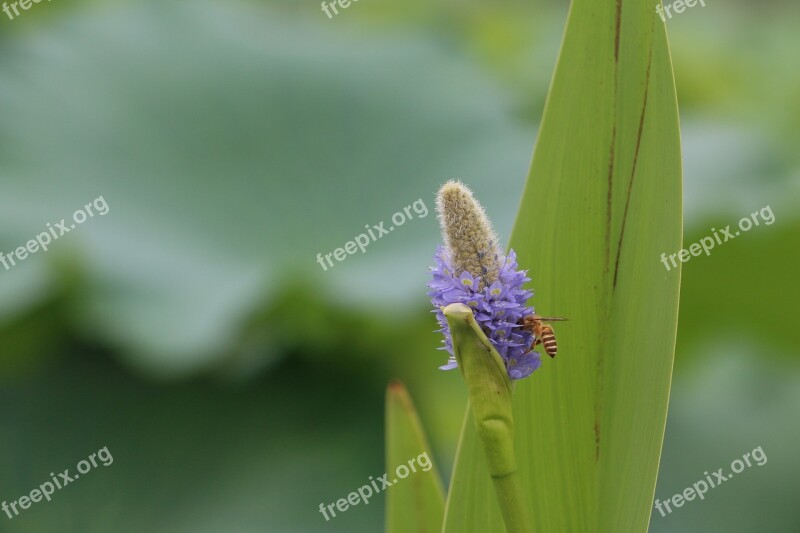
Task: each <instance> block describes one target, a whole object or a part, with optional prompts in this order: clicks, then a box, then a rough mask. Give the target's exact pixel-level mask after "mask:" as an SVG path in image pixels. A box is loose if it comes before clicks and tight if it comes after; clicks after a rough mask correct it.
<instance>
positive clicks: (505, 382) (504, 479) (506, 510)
mask: <svg viewBox="0 0 800 533" xmlns="http://www.w3.org/2000/svg"><path fill="white" fill-rule="evenodd" d="M442 311H443V312H444V315H445V317H446V318H447V322H448V325H449V326H450V333H451V335H452V339H453V351H454V352H455V356H456V361H457V362H458V367H459V368H460V369H461V373H462V375H463V376H464V380H465V381H466V383H467V390H468V392H469V401H470V404H471V407H472V413H473V415H474V418H475V425H476V427H477V430H478V435H479V437H480V440H481V443H482V445H483V450H484V453H485V456H486V464H487V466H488V469H489V475H490V476H491V478H492V482H493V484H494V489H495V494H496V495H497V499H498V502H499V504H500V510H501V511H502V514H503V521H504V522H505V524H506V531H507V532H508V533H529V532H530V531H531V527H530V521H529V520H528V516H527V507H526V506H525V503H524V498H523V491H522V486H521V484H520V480H519V473H518V470H517V461H516V457H515V455H514V416H513V412H512V409H511V391H512V385H511V380H510V379H509V377H508V371H507V370H506V367H505V364H504V363H503V360H502V359H501V357H500V355H499V354H498V353H497V351H496V350H495V349H494V347H493V346H492V344H491V343H490V342H489V339H487V338H486V335H485V334H484V333H483V331H482V330H481V328H480V326H478V324H477V322H476V321H475V317H474V316H473V314H472V309H470V308H469V307H468V306H466V305H464V304H458V303H457V304H450V305H448V306H447V307H445V308H444V309H443V310H442Z"/></svg>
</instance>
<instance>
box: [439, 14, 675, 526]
mask: <svg viewBox="0 0 800 533" xmlns="http://www.w3.org/2000/svg"><path fill="white" fill-rule="evenodd" d="M681 224H682V223H681V166H680V141H679V129H678V116H677V104H676V99H675V90H674V82H673V77H672V69H671V64H670V58H669V51H668V46H667V39H666V33H665V30H664V25H663V24H662V22H661V21H660V19H659V18H658V16H657V15H656V13H655V11H654V6H653V4H652V3H650V2H645V1H632V0H627V1H624V0H617V2H608V1H604V0H575V1H574V2H573V4H572V7H571V10H570V15H569V20H568V23H567V30H566V35H565V38H564V43H563V45H562V49H561V55H560V58H559V63H558V66H557V68H556V73H555V77H554V80H553V84H552V87H551V90H550V94H549V97H548V102H547V106H546V108H545V114H544V117H543V122H542V128H541V131H540V135H539V139H538V144H537V147H536V152H535V155H534V159H533V163H532V168H531V173H530V176H529V179H528V183H527V185H526V189H525V193H524V197H523V200H522V205H521V209H520V213H519V216H518V219H517V222H516V226H515V230H514V233H513V237H512V239H511V246H512V247H513V248H515V249H516V251H517V252H518V255H519V263H520V265H521V266H522V267H523V268H528V269H529V271H530V274H531V277H532V278H533V280H534V281H533V286H534V288H535V289H536V297H535V299H534V301H533V303H534V305H535V306H536V308H537V310H538V311H539V312H541V313H543V314H558V315H563V316H568V317H569V318H570V319H571V322H568V323H567V324H565V325H563V326H560V327H559V328H558V333H559V340H560V352H559V356H558V358H557V359H556V360H554V361H546V362H545V364H544V365H543V368H542V369H541V370H539V371H538V372H537V373H536V374H534V376H533V377H532V378H531V379H529V380H525V381H524V382H522V383H520V384H519V386H518V387H517V389H516V396H515V399H514V407H515V419H516V420H515V422H516V428H517V432H516V449H517V453H518V455H519V458H518V459H519V463H520V469H521V473H522V478H523V487H524V488H525V490H526V493H527V494H528V496H529V498H530V506H531V509H532V513H531V514H532V519H533V522H534V530H535V531H558V532H567V531H579V532H585V531H600V532H611V531H614V532H617V531H626V532H631V531H645V530H646V529H647V524H648V520H649V516H650V510H651V505H652V498H653V492H654V488H655V482H656V475H657V470H658V460H659V456H660V452H661V444H662V440H663V433H664V424H665V418H666V410H667V403H668V396H669V385H670V379H671V371H672V360H673V353H674V345H675V330H676V323H677V312H678V290H679V283H680V271H679V269H673V270H672V271H669V272H668V271H667V270H666V269H665V268H664V265H663V264H662V263H661V262H660V259H659V257H660V254H661V253H662V252H666V253H667V254H669V253H672V252H675V251H677V250H678V249H680V247H681V233H682V225H681ZM475 439H476V435H475V431H474V429H473V428H472V427H470V423H469V421H468V422H467V425H466V427H465V429H464V434H463V436H462V442H461V445H460V447H459V453H458V457H457V460H456V466H455V470H454V474H453V481H452V490H451V494H450V496H449V500H448V508H447V515H446V524H445V531H446V532H448V533H449V532H471V531H477V532H482V533H483V532H486V531H503V525H502V521H501V519H500V515H499V509H498V508H497V504H496V503H495V501H494V498H493V494H492V492H491V491H492V487H491V484H490V481H489V477H488V475H487V474H486V472H485V466H484V465H483V464H482V461H481V457H480V450H479V447H478V446H477V445H476V443H475Z"/></svg>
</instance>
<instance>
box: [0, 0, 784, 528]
mask: <svg viewBox="0 0 800 533" xmlns="http://www.w3.org/2000/svg"><path fill="white" fill-rule="evenodd" d="M654 7H655V2H654ZM567 10H568V4H567V3H566V2H554V1H546V0H540V1H538V2H530V1H525V2H523V1H516V0H514V1H511V0H507V1H502V2H499V1H496V2H485V1H484V2H480V1H476V0H462V1H460V2H435V3H434V2H429V1H426V0H404V1H398V0H383V1H381V2H378V1H376V0H360V1H359V2H354V3H353V4H351V6H350V7H349V8H347V9H345V10H341V11H340V13H339V15H336V16H335V17H333V18H331V19H329V18H328V17H327V16H326V15H325V14H324V13H323V12H322V10H321V8H320V5H319V2H314V1H308V2H300V1H297V0H284V1H271V2H255V1H250V2H247V1H242V0H233V1H229V2H225V3H222V2H208V1H194V2H188V1H176V2H154V1H145V0H140V1H135V0H131V1H127V2H121V1H105V2H89V1H83V2H77V3H70V4H68V3H66V2H58V1H56V2H52V3H39V4H34V6H33V7H32V8H31V9H30V11H27V12H24V13H23V14H22V15H20V16H19V17H17V18H16V19H14V20H9V19H8V18H7V17H6V16H5V15H3V14H2V13H0V52H2V53H0V114H1V115H2V119H1V120H0V251H3V252H5V253H6V254H8V253H9V252H11V251H12V250H14V249H15V248H17V247H19V246H24V245H25V242H26V241H28V240H29V239H31V238H34V237H35V236H36V234H38V233H40V232H42V231H45V229H46V224H47V223H51V224H53V223H56V222H58V221H60V220H61V219H62V218H69V217H70V216H71V215H72V213H73V211H75V210H76V209H79V208H81V207H82V206H83V205H85V204H86V203H89V202H91V201H92V200H93V199H94V198H96V197H98V196H101V195H102V196H103V198H104V199H105V200H106V202H107V203H108V206H109V209H110V211H109V213H108V214H107V215H105V216H95V217H94V218H91V219H89V220H88V221H87V222H86V223H84V224H83V225H81V226H79V227H78V228H76V229H75V230H74V231H72V232H70V233H69V234H68V235H65V236H63V237H62V238H61V239H59V240H57V241H56V242H55V243H54V244H53V245H52V248H51V249H50V250H49V251H48V252H47V253H42V252H38V253H36V254H34V255H32V256H30V257H28V258H27V259H26V260H24V261H22V262H21V263H19V264H18V265H16V266H14V267H13V268H11V269H9V270H5V269H0V406H2V408H3V416H2V424H1V425H0V427H2V431H0V498H1V499H3V500H6V501H12V500H15V499H17V498H19V497H20V496H22V495H24V494H27V493H29V492H30V491H31V490H32V489H34V488H36V487H37V486H39V485H40V484H41V483H43V482H45V481H47V480H49V473H50V472H56V473H57V472H62V471H63V470H64V469H65V468H70V469H71V470H72V471H74V469H75V465H76V464H77V462H78V461H80V460H81V459H83V458H86V457H87V456H88V455H89V454H91V453H93V452H95V451H97V450H98V449H100V448H102V447H103V446H107V447H108V449H109V451H110V452H111V454H112V455H113V458H114V463H113V464H112V465H111V466H109V467H105V468H103V467H100V468H98V469H96V470H93V471H91V473H90V474H87V475H86V476H85V477H82V478H81V479H80V480H78V481H76V482H75V483H74V484H72V485H70V486H68V487H65V488H64V489H63V490H61V491H58V492H56V494H55V495H54V497H53V501H52V502H42V503H38V504H35V505H33V506H32V507H31V508H30V509H28V510H26V511H23V513H22V514H21V515H20V516H17V517H15V518H13V519H8V518H7V517H6V516H5V515H4V514H0V531H4V532H5V531H8V532H11V533H28V532H50V531H54V532H55V531H57V532H108V531H126V532H127V531H130V532H144V531H148V532H183V531H186V532H189V531H191V532H219V531H225V532H256V531H275V532H299V531H333V532H353V531H365V532H373V531H380V530H381V529H382V523H383V505H384V503H385V497H377V498H375V499H373V500H372V501H371V505H368V506H358V507H354V508H352V509H350V510H348V511H347V512H346V513H343V514H341V515H339V516H337V517H336V518H335V519H333V520H331V521H330V522H325V520H324V518H323V517H322V515H321V514H320V513H319V512H318V507H319V504H320V503H323V502H324V503H326V504H327V503H331V502H334V501H335V500H337V499H339V498H341V497H346V496H347V494H348V493H349V492H351V491H353V490H355V489H357V488H358V487H359V486H361V485H363V484H364V483H365V482H366V481H367V479H368V477H369V476H374V477H378V476H380V475H381V474H383V472H384V471H385V467H384V465H383V394H384V388H385V385H386V383H387V381H388V380H389V379H390V378H392V377H397V378H400V379H402V380H403V381H404V382H405V383H406V384H407V385H408V387H409V389H410V391H411V393H412V395H413V396H414V399H415V401H416V403H417V406H418V408H419V410H420V413H421V416H422V419H423V422H424V423H425V424H426V426H427V429H428V431H429V432H430V437H431V441H432V445H433V453H432V455H433V457H434V458H435V460H436V462H437V464H438V466H439V467H440V469H441V470H442V471H443V472H444V473H445V475H448V476H449V473H450V466H451V464H452V457H453V454H454V450H455V444H456V440H457V437H458V430H459V427H460V424H461V421H462V417H463V408H464V404H465V398H466V395H465V391H464V388H463V384H462V383H461V382H460V377H459V375H458V374H457V373H441V372H439V371H438V370H437V369H436V367H437V366H438V365H439V364H441V363H442V362H443V361H444V356H443V355H442V352H437V351H436V348H437V347H438V345H439V342H440V338H439V337H438V336H437V334H434V333H433V332H432V330H433V329H435V321H434V320H433V317H432V315H430V313H429V302H428V301H427V299H426V296H425V292H426V288H425V283H426V281H427V276H428V273H427V268H426V267H427V266H428V265H429V264H430V263H431V262H432V252H433V249H434V247H435V246H436V244H437V242H438V240H439V236H438V233H439V230H438V227H437V224H436V220H435V216H434V214H433V207H434V205H433V194H434V192H435V190H436V189H437V188H438V186H439V185H440V184H441V183H442V182H443V181H445V180H446V179H448V178H451V177H459V178H461V179H462V180H463V181H465V182H466V183H468V184H469V185H470V186H471V187H473V189H474V190H475V192H476V194H477V195H478V197H479V198H481V201H482V202H483V203H484V204H485V206H486V208H487V211H488V212H489V214H490V216H491V217H492V219H493V220H494V222H495V225H496V227H497V229H498V232H499V233H500V235H501V238H503V239H504V240H505V239H506V238H507V236H508V234H509V231H510V229H511V224H512V222H513V217H514V215H515V211H516V209H517V205H518V197H519V194H520V192H521V190H522V185H523V182H524V178H525V176H526V174H527V171H528V164H529V161H530V155H531V153H532V147H533V143H534V141H535V138H536V127H537V124H538V122H539V120H540V117H541V112H542V108H543V105H544V99H545V97H546V93H547V89H548V86H549V81H550V77H551V75H552V71H553V68H554V66H555V61H556V58H557V53H558V48H559V44H560V39H561V33H562V31H563V27H564V23H565V20H566V16H567ZM798 15H800V9H799V8H798V7H797V6H796V5H795V4H793V3H791V2H788V1H787V2H777V1H773V2H725V3H720V2H715V1H712V0H708V1H707V2H706V7H700V6H699V5H698V6H697V7H694V8H692V9H688V10H686V11H685V12H684V13H682V14H680V15H676V16H675V17H674V18H673V19H672V20H669V21H668V23H667V24H668V33H669V37H670V43H671V47H672V52H673V62H674V69H675V76H676V80H677V89H678V98H679V103H680V109H681V124H682V133H683V150H684V166H685V215H686V217H685V218H686V234H685V242H686V243H687V245H688V244H689V243H692V242H695V241H697V240H698V239H700V238H701V237H703V236H705V235H707V234H709V233H710V228H712V227H715V228H721V227H725V226H726V225H728V224H731V225H735V224H736V223H737V221H738V220H739V219H740V218H741V217H745V216H748V215H749V213H751V212H753V211H755V210H758V209H760V208H762V207H764V206H767V205H769V206H770V207H771V208H772V210H773V212H774V214H775V223H774V224H772V225H770V226H764V225H761V226H759V227H755V228H753V229H752V230H751V231H750V232H748V233H746V234H743V235H742V236H741V237H739V238H737V239H735V240H734V241H731V242H729V243H726V244H725V245H724V246H721V247H718V248H717V249H715V250H713V252H712V254H711V256H709V257H706V256H701V257H698V258H693V259H692V260H691V261H690V262H688V263H687V264H686V265H685V266H684V271H683V284H682V291H681V292H682V301H681V312H680V322H679V330H678V348H677V353H676V361H675V374H674V381H673V390H672V397H671V398H672V399H671V405H670V413H669V418H668V422H667V432H666V439H665V444H664V452H663V457H662V461H661V468H660V476H659V482H658V487H657V489H656V497H658V498H660V499H662V500H664V499H668V498H669V497H671V496H672V495H673V494H675V493H678V492H682V491H683V489H684V488H686V487H688V486H691V485H692V484H693V483H694V482H695V481H697V480H699V479H702V478H704V475H703V472H704V471H706V470H707V471H713V470H716V469H717V468H720V467H724V468H725V469H726V470H727V469H728V468H729V465H730V463H731V461H733V460H734V459H736V458H740V457H741V456H742V455H743V454H744V453H746V452H749V451H751V450H752V449H754V448H756V447H758V446H761V447H762V449H763V450H764V452H765V454H766V455H767V457H768V462H767V464H765V465H764V466H761V467H755V466H754V467H753V468H750V469H747V470H745V471H744V472H743V473H741V474H739V475H738V476H736V477H734V478H733V479H731V480H730V481H729V482H727V483H726V484H724V485H722V486H720V487H719V488H716V489H713V490H711V491H710V492H709V493H708V494H707V496H706V499H705V500H704V501H702V502H700V501H694V502H690V503H687V504H686V505H684V506H683V507H682V508H680V509H677V510H676V511H675V512H673V513H672V514H670V515H668V516H667V517H661V516H660V515H659V514H658V513H657V512H655V511H654V515H653V518H652V521H651V531H653V532H672V531H675V532H678V531H681V532H683V531H735V532H739V531H741V532H749V531H756V530H758V531H799V530H800V508H798V506H797V505H795V504H794V503H793V502H794V501H796V499H797V497H798V496H800V457H798V455H797V454H796V453H795V451H796V448H797V442H798V441H799V440H800V416H798V407H800V359H799V357H800V354H799V353H798V346H799V345H800V328H798V327H797V326H796V325H795V322H796V314H797V313H796V305H797V302H798V301H800V290H799V289H798V282H797V277H796V269H797V266H798V257H800V255H799V254H798V247H799V245H800V217H798V209H797V207H798V203H800V202H799V200H800V155H798V151H797V149H796V147H797V146H798V143H799V142H800V68H799V65H798V62H797V57H796V56H797V50H798V45H800V37H798V33H797V27H798V22H800V18H798ZM587 61H591V58H587ZM587 90H591V88H589V87H587ZM417 199H421V200H423V202H424V203H425V204H426V206H427V208H428V209H429V211H430V212H429V213H428V214H427V216H425V217H421V216H419V217H416V216H415V218H414V219H413V220H410V221H408V222H406V224H405V225H404V226H403V227H402V228H397V231H395V232H392V233H391V234H390V235H387V236H384V237H382V238H381V239H380V240H378V241H376V242H374V243H372V244H371V245H370V246H369V248H368V249H367V251H366V253H364V254H361V253H357V254H356V255H353V256H350V257H348V258H347V259H346V260H345V261H344V262H341V263H337V264H336V266H335V267H334V268H332V269H329V270H327V271H323V270H322V268H321V267H320V266H319V264H317V263H316V254H317V253H322V254H326V253H330V252H332V251H333V250H334V249H335V248H338V247H340V246H343V245H344V243H345V242H346V241H348V240H351V239H352V238H353V237H355V236H356V235H357V234H359V233H361V232H362V231H363V228H364V226H365V225H367V224H369V225H373V224H378V223H379V222H380V221H382V220H383V221H387V226H388V225H389V222H388V221H389V219H390V218H391V216H392V215H393V214H394V213H395V212H397V211H401V210H402V209H403V208H404V207H405V206H408V205H411V204H412V202H414V201H415V200H417ZM665 252H666V253H672V252H675V250H665ZM658 260H659V258H657V257H654V258H653V261H658ZM530 274H531V277H532V278H533V280H534V281H533V285H534V287H535V282H536V272H531V273H530ZM534 304H535V301H534ZM573 327H579V325H573ZM646 356H647V354H642V357H646ZM559 357H569V353H562V354H559ZM555 364H557V361H556V362H555ZM544 371H546V370H544ZM533 379H536V378H535V377H534V378H533ZM632 401H635V399H633V398H632ZM565 416H568V413H565Z"/></svg>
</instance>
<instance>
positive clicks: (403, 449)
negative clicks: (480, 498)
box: [386, 381, 444, 533]
mask: <svg viewBox="0 0 800 533" xmlns="http://www.w3.org/2000/svg"><path fill="white" fill-rule="evenodd" d="M430 449H431V448H430V446H429V445H428V440H427V438H426V437H425V431H424V430H423V428H422V424H421V423H420V421H419V417H418V416H417V411H416V409H415V408H414V404H413V402H412V401H411V396H410V395H409V394H408V391H407V390H406V388H405V387H404V386H403V384H402V383H400V382H399V381H394V382H392V383H390V384H389V387H388V389H387V390H386V468H387V470H386V471H387V472H389V473H390V474H391V473H396V472H397V470H398V469H399V467H400V466H402V465H407V464H408V462H409V461H412V462H414V463H415V466H414V468H416V471H415V472H412V473H410V475H409V476H408V477H407V478H406V479H404V480H397V481H398V482H397V483H395V484H394V485H392V486H391V487H390V488H389V490H388V491H387V496H386V533H434V532H437V531H439V530H440V529H441V524H442V517H443V516H444V487H443V486H442V480H441V478H440V477H439V472H438V470H437V469H436V468H435V467H434V466H433V458H432V457H431V453H430ZM420 458H422V459H425V461H420ZM415 459H416V461H415ZM419 464H422V466H421V467H420V466H418V465H419ZM426 469H427V470H426ZM392 475H393V474H392ZM390 477H391V476H390Z"/></svg>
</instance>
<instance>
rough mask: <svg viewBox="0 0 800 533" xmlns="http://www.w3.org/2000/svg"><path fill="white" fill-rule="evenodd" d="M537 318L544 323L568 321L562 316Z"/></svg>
mask: <svg viewBox="0 0 800 533" xmlns="http://www.w3.org/2000/svg"><path fill="white" fill-rule="evenodd" d="M537 318H538V319H539V320H543V321H545V322H563V321H565V320H569V318H564V317H563V316H540V317H537Z"/></svg>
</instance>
